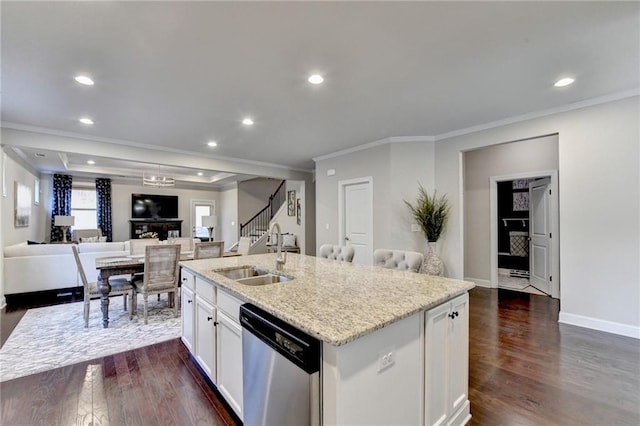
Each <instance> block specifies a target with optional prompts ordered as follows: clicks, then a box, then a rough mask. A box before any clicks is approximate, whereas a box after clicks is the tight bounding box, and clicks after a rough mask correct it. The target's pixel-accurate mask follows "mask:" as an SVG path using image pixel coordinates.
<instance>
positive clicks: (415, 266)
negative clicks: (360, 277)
mask: <svg viewBox="0 0 640 426" xmlns="http://www.w3.org/2000/svg"><path fill="white" fill-rule="evenodd" d="M423 259H424V255H423V254H422V253H418V252H417V251H405V250H388V249H377V250H376V251H374V252H373V264H374V265H375V266H382V267H383V268H387V269H400V270H403V271H411V272H420V267H421V266H422V260H423Z"/></svg>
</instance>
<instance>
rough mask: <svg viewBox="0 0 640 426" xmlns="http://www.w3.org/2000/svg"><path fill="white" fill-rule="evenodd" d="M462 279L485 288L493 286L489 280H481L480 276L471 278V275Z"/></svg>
mask: <svg viewBox="0 0 640 426" xmlns="http://www.w3.org/2000/svg"><path fill="white" fill-rule="evenodd" d="M464 280H465V281H471V282H472V283H474V284H475V285H477V286H478V287H486V288H492V287H493V286H492V285H491V281H489V280H482V279H480V278H471V277H464Z"/></svg>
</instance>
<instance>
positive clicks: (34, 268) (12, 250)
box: [4, 241, 129, 295]
mask: <svg viewBox="0 0 640 426" xmlns="http://www.w3.org/2000/svg"><path fill="white" fill-rule="evenodd" d="M78 253H79V254H80V261H81V262H82V267H83V268H84V271H85V273H86V274H87V278H88V279H89V280H90V281H95V280H97V277H98V271H97V270H96V269H95V267H96V264H95V261H96V258H98V257H111V256H126V255H128V254H129V242H128V241H126V242H109V243H80V244H78ZM81 285H82V282H81V281H80V280H79V277H78V271H77V268H76V262H75V260H74V258H73V252H72V251H71V245H70V244H33V245H28V244H27V243H26V242H24V243H20V244H15V245H12V246H7V247H5V248H4V293H5V294H7V295H9V294H18V293H28V292H33V291H44V290H56V289H63V288H70V287H76V286H81Z"/></svg>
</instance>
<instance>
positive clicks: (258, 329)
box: [240, 304, 320, 426]
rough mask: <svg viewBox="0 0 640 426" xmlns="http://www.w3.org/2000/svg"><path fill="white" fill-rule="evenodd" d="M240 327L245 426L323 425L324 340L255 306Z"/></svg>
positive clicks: (244, 312)
mask: <svg viewBox="0 0 640 426" xmlns="http://www.w3.org/2000/svg"><path fill="white" fill-rule="evenodd" d="M240 323H241V324H242V386H243V398H244V399H243V411H244V413H243V417H244V418H243V421H244V425H245V426H285V425H291V426H304V425H309V426H316V425H319V424H320V377H319V376H320V341H319V340H317V339H315V338H313V337H311V336H309V335H308V334H306V333H304V332H302V331H300V330H298V329H297V328H295V327H293V326H291V325H289V324H287V323H285V322H284V321H282V320H280V319H278V318H276V317H274V316H273V315H271V314H269V313H267V312H265V311H263V310H262V309H260V308H258V307H256V306H254V305H251V304H245V305H242V306H241V307H240Z"/></svg>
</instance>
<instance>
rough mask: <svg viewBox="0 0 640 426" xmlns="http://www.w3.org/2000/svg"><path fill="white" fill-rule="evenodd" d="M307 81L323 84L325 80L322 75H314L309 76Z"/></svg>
mask: <svg viewBox="0 0 640 426" xmlns="http://www.w3.org/2000/svg"><path fill="white" fill-rule="evenodd" d="M307 81H309V83H311V84H321V83H322V82H323V81H324V78H323V77H322V76H321V75H320V74H313V75H311V76H309V78H308V79H307Z"/></svg>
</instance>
